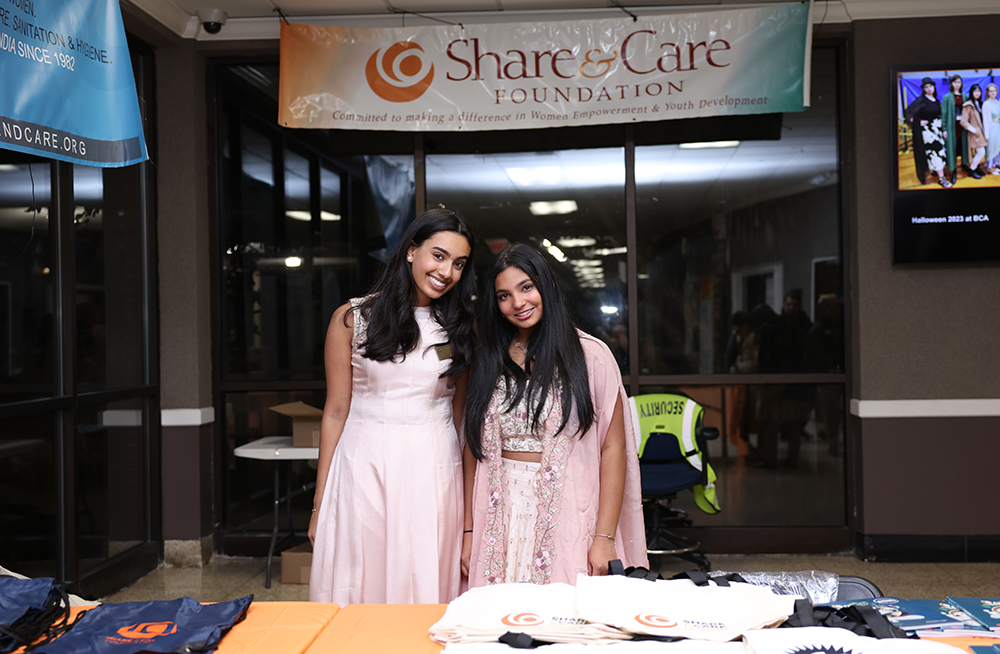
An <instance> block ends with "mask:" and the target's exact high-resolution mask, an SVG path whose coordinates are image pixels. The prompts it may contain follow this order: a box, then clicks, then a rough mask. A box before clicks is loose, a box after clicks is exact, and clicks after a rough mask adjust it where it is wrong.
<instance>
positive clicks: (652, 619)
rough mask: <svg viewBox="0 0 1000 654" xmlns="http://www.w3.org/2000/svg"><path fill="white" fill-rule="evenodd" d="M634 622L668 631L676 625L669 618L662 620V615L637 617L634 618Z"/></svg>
mask: <svg viewBox="0 0 1000 654" xmlns="http://www.w3.org/2000/svg"><path fill="white" fill-rule="evenodd" d="M635 621H636V622H638V623H639V624H641V625H645V626H647V627H657V628H659V629H669V628H670V627H676V626H677V623H676V622H674V621H673V620H671V619H670V618H664V617H663V616H662V615H650V614H646V615H637V616H635Z"/></svg>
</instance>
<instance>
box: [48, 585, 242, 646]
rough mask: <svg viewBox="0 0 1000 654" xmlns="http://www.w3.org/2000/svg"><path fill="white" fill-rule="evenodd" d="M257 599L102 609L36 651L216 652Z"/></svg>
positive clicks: (89, 613) (187, 600)
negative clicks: (224, 637) (221, 642)
mask: <svg viewBox="0 0 1000 654" xmlns="http://www.w3.org/2000/svg"><path fill="white" fill-rule="evenodd" d="M252 601H253V595H247V596H246V597H244V598H242V599H238V600H233V601H231V602H219V603H218V604H199V603H198V602H196V601H195V600H193V599H191V598H190V597H182V598H180V599H176V600H170V601H156V602H122V603H121V604H102V605H101V606H97V607H95V608H93V609H91V610H89V611H87V612H86V613H84V614H83V615H81V616H80V618H79V619H78V620H77V621H76V622H75V623H74V624H73V627H72V629H70V631H69V632H67V633H66V634H64V635H63V636H61V637H60V638H57V639H56V640H54V641H52V642H51V643H49V644H46V645H43V646H41V647H36V649H35V650H34V651H35V652H36V653H37V654H131V653H133V652H164V653H168V652H176V653H177V654H196V653H199V652H211V651H212V650H214V649H215V648H216V647H218V646H219V641H221V640H222V637H223V636H224V635H225V634H226V632H228V631H229V629H230V628H232V626H233V625H234V624H236V623H238V622H239V621H240V620H242V619H243V618H244V617H246V613H247V608H248V607H249V606H250V602H252Z"/></svg>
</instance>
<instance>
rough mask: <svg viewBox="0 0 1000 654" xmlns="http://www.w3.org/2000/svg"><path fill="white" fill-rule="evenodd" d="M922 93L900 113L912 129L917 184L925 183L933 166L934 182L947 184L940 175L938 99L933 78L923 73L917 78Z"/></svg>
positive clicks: (942, 157)
mask: <svg viewBox="0 0 1000 654" xmlns="http://www.w3.org/2000/svg"><path fill="white" fill-rule="evenodd" d="M921 88H922V89H923V91H924V93H923V95H921V96H920V97H919V98H917V99H916V100H914V101H913V102H911V103H910V106H909V107H907V108H906V111H905V112H904V113H903V117H904V118H905V120H906V122H908V123H910V126H911V130H912V132H913V163H914V165H915V167H916V173H917V179H918V180H919V181H920V184H921V185H924V184H926V183H927V171H928V170H933V171H934V173H935V174H936V175H937V180H938V184H940V185H941V186H943V187H944V188H951V186H952V183H951V181H949V180H948V178H947V177H945V175H944V166H945V157H946V156H947V153H946V152H945V146H944V141H945V128H944V126H943V123H942V121H941V103H940V102H938V100H937V97H936V96H937V90H936V87H935V85H934V80H932V79H931V78H930V77H925V78H924V79H923V80H922V81H921Z"/></svg>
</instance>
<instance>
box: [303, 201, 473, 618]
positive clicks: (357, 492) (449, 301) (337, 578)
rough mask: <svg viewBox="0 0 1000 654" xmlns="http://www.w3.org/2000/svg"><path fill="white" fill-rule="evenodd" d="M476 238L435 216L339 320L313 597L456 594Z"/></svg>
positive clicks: (331, 356) (324, 435)
mask: <svg viewBox="0 0 1000 654" xmlns="http://www.w3.org/2000/svg"><path fill="white" fill-rule="evenodd" d="M473 245H474V238H473V236H472V232H471V231H470V229H469V227H468V226H467V225H466V224H465V223H464V222H463V221H462V220H461V218H459V216H458V215H457V214H455V213H454V212H452V211H448V210H446V209H432V210H431V211H428V212H427V213H425V214H423V215H422V216H420V217H419V218H417V219H416V220H415V221H414V222H413V224H412V225H410V227H409V228H408V229H407V230H406V233H405V234H404V235H403V237H402V239H401V240H400V242H399V245H398V246H397V247H396V249H395V251H394V252H393V254H392V256H391V257H390V258H389V261H388V262H387V263H386V266H385V269H384V271H383V273H382V276H381V278H380V279H379V281H378V282H377V283H376V285H375V287H374V289H373V290H372V292H371V294H369V295H367V296H365V297H363V298H356V299H353V300H351V301H350V302H349V303H348V304H345V305H343V306H342V307H340V308H339V309H337V311H336V312H335V313H334V315H333V318H332V320H331V321H330V327H329V330H328V332H327V337H326V346H325V362H326V379H327V399H326V405H325V407H324V409H323V419H322V424H321V428H320V429H321V431H320V447H319V468H318V471H317V479H316V494H315V499H314V500H313V506H314V508H313V516H312V520H311V521H310V522H309V538H310V540H312V542H313V560H312V570H311V572H310V585H309V599H311V600H312V601H314V602H336V603H338V604H341V605H345V604H351V603H388V604H408V603H421V604H428V603H429V604H438V603H447V602H450V601H451V600H452V599H454V598H455V597H456V596H457V595H458V592H459V582H460V580H461V570H460V564H459V558H460V555H461V546H462V533H461V532H462V519H463V508H462V502H463V496H462V493H463V487H462V483H463V482H462V447H461V444H460V442H459V439H458V433H457V430H456V420H455V416H459V417H460V416H461V410H462V409H461V403H462V399H463V397H464V387H465V371H466V370H467V369H468V367H469V362H470V361H471V359H472V351H473V343H474V334H473V328H472V324H473V320H472V290H473V276H472V274H471V271H469V273H468V274H464V273H465V271H466V268H467V267H468V266H470V265H471V257H472V249H473Z"/></svg>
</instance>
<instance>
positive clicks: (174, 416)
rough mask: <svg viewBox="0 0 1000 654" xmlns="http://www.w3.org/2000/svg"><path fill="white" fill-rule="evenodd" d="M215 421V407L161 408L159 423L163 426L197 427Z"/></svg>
mask: <svg viewBox="0 0 1000 654" xmlns="http://www.w3.org/2000/svg"><path fill="white" fill-rule="evenodd" d="M213 422H215V407H211V406H209V407H202V408H200V409H163V410H162V411H160V425H161V426H163V427H197V426H198V425H207V424H210V423H213Z"/></svg>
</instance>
